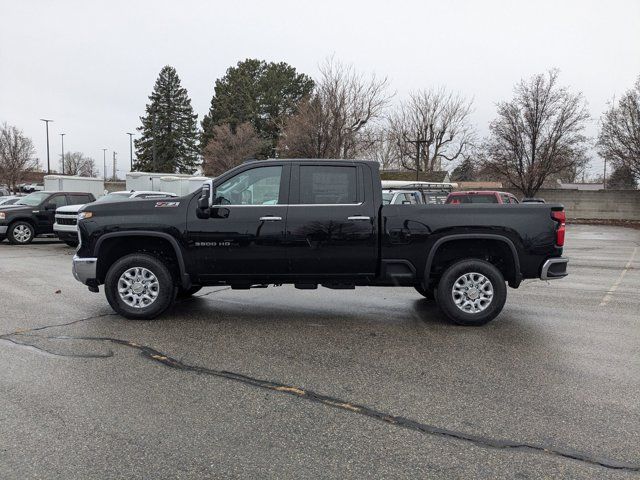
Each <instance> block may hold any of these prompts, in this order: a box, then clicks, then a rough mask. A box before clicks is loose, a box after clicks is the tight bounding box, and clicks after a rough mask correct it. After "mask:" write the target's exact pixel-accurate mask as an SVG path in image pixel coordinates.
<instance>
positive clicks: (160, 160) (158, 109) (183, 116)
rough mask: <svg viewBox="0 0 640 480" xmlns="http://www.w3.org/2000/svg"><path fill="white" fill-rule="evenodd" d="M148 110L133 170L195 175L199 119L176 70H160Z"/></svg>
mask: <svg viewBox="0 0 640 480" xmlns="http://www.w3.org/2000/svg"><path fill="white" fill-rule="evenodd" d="M145 111H146V115H145V116H143V117H140V121H141V122H142V126H140V127H138V131H139V132H140V133H141V136H140V138H139V139H137V140H135V145H136V156H137V160H136V162H135V163H134V165H133V169H134V170H137V171H145V172H167V173H194V172H195V171H196V169H197V168H198V165H199V154H198V145H197V142H198V116H197V115H196V114H194V113H193V108H192V107H191V100H190V99H189V95H188V94H187V90H186V89H185V88H183V87H182V86H181V85H180V77H178V74H177V72H176V69H175V68H173V67H171V66H169V65H167V66H165V67H164V68H163V69H162V70H161V71H160V75H159V76H158V80H156V84H155V86H154V87H153V92H152V93H151V95H150V96H149V103H148V104H147V106H146V108H145Z"/></svg>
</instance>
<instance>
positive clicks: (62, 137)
mask: <svg viewBox="0 0 640 480" xmlns="http://www.w3.org/2000/svg"><path fill="white" fill-rule="evenodd" d="M65 135H66V133H61V134H60V138H61V139H62V175H64V136H65Z"/></svg>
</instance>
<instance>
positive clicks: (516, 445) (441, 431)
mask: <svg viewBox="0 0 640 480" xmlns="http://www.w3.org/2000/svg"><path fill="white" fill-rule="evenodd" d="M103 316H104V315H103ZM85 320H86V319H85ZM77 322H78V321H75V322H70V323H69V324H72V323H77ZM44 328H50V327H40V328H39V330H43V329H44ZM33 330H35V329H33ZM29 331H31V330H26V331H23V332H21V333H15V334H13V335H12V336H32V337H39V338H45V339H55V340H85V341H96V342H109V343H112V344H115V345H121V346H124V347H128V348H132V349H135V350H137V351H139V352H140V354H141V355H142V356H143V357H145V358H147V359H149V360H151V361H153V362H156V363H159V364H161V365H164V366H166V367H169V368H172V369H175V370H180V371H185V372H192V373H197V374H202V375H209V376H213V377H218V378H224V379H227V380H232V381H235V382H239V383H242V384H245V385H250V386H253V387H257V388H261V389H265V390H270V391H272V392H278V393H282V394H286V395H291V396H294V397H297V398H300V399H304V400H309V401H311V402H314V403H319V404H322V405H326V406H329V407H333V408H337V409H340V410H343V411H347V412H350V413H356V414H359V415H363V416H366V417H369V418H373V419H375V420H378V421H381V422H384V423H386V424H390V425H395V426H398V427H402V428H405V429H408V430H413V431H417V432H419V433H422V434H428V435H436V436H442V437H447V438H451V439H455V440H461V441H466V442H471V443H474V444H476V445H479V446H482V447H489V448H496V449H514V450H516V449H518V450H532V451H535V452H540V453H545V454H548V455H554V456H559V457H563V458H568V459H571V460H577V461H580V462H584V463H589V464H592V465H597V466H601V467H605V468H609V469H617V470H624V471H631V472H638V471H640V465H639V464H632V463H628V462H624V461H618V460H612V459H609V458H605V457H600V456H597V455H592V454H589V453H585V452H580V451H576V450H573V449H570V448H566V447H557V446H553V445H547V444H543V443H532V442H520V441H515V440H507V439H497V438H490V437H486V436H482V435H475V434H472V433H466V432H462V431H457V430H450V429H447V428H441V427H438V426H435V425H430V424H426V423H422V422H418V421H416V420H412V419H410V418H407V417H403V416H398V415H392V414H390V413H385V412H382V411H380V410H376V409H374V408H371V407H367V406H365V405H360V404H355V403H351V402H348V401H344V400H341V399H339V398H336V397H332V396H329V395H324V394H321V393H318V392H315V391H313V390H305V389H303V388H299V387H295V386H293V385H287V384H284V383H279V382H274V381H270V380H263V379H259V378H255V377H249V376H247V375H242V374H240V373H235V372H229V371H226V370H216V369H212V368H208V367H202V366H198V365H191V364H188V363H185V362H182V361H180V360H178V359H175V358H173V357H171V356H169V355H167V354H165V353H163V352H161V351H159V350H156V349H155V348H153V347H150V346H147V345H141V344H139V343H135V342H131V341H129V340H122V339H119V338H113V337H91V336H69V335H57V336H40V335H26V334H27V333H28V332H29ZM6 337H7V336H6V335H4V336H0V338H1V339H5V340H8V339H7V338H6ZM9 341H11V340H9ZM14 343H16V344H18V345H20V344H21V343H20V342H14ZM22 345H28V346H30V347H33V345H29V344H22ZM36 348H37V347H36ZM111 353H112V352H111ZM104 357H105V356H104V355H103V356H101V357H100V358H104Z"/></svg>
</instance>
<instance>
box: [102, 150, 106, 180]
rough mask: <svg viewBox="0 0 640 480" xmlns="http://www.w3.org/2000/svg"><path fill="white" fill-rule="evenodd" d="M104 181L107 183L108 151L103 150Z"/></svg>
mask: <svg viewBox="0 0 640 480" xmlns="http://www.w3.org/2000/svg"><path fill="white" fill-rule="evenodd" d="M102 179H103V180H104V181H105V182H106V181H107V149H106V148H103V149H102Z"/></svg>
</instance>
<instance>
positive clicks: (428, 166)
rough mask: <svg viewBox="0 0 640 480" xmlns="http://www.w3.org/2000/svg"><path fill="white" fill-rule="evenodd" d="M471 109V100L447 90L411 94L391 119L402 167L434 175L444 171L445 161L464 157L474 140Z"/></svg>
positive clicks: (390, 126) (430, 90)
mask: <svg viewBox="0 0 640 480" xmlns="http://www.w3.org/2000/svg"><path fill="white" fill-rule="evenodd" d="M471 105H472V102H471V101H470V100H466V99H465V98H463V97H462V96H460V95H458V94H453V93H451V92H448V91H446V90H445V89H444V88H438V89H428V90H422V91H419V92H413V93H411V95H410V96H409V99H408V100H406V101H404V102H402V103H401V105H400V108H399V109H398V110H397V111H396V112H395V113H394V114H392V115H391V117H390V119H389V128H390V130H391V132H392V134H393V136H394V138H395V141H396V143H397V145H398V147H399V149H400V158H401V163H402V166H403V167H404V168H406V169H407V170H414V171H415V170H419V171H425V172H433V171H434V170H441V169H442V161H443V160H446V161H453V160H456V159H457V158H458V157H460V155H462V154H464V153H465V152H466V151H467V150H468V149H469V148H470V146H471V145H472V144H473V140H474V130H473V128H472V127H471V125H470V122H469V116H470V115H471ZM418 151H419V152H420V154H419V157H418Z"/></svg>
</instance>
